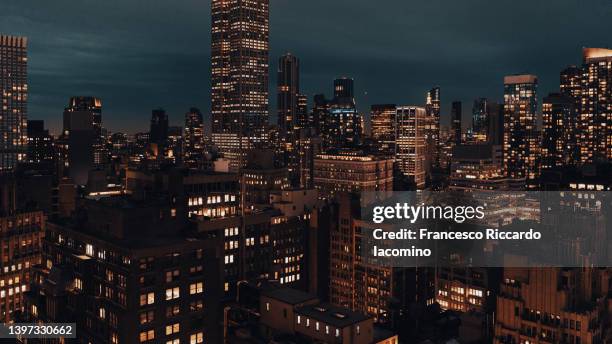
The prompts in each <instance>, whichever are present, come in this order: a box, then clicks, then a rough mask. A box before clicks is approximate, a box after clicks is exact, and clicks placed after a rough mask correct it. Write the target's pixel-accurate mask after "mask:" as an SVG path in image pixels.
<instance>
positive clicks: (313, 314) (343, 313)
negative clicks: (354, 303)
mask: <svg viewBox="0 0 612 344" xmlns="http://www.w3.org/2000/svg"><path fill="white" fill-rule="evenodd" d="M296 313H297V314H300V315H303V316H305V317H308V318H310V319H314V320H318V321H320V322H322V323H325V324H329V325H332V326H334V327H337V328H344V327H347V326H351V325H353V324H357V323H360V322H363V321H365V320H368V319H370V317H369V316H367V315H365V314H362V313H357V312H353V311H350V310H348V309H346V308H341V307H336V306H333V305H330V304H327V303H320V304H316V305H309V306H303V307H300V308H298V309H296Z"/></svg>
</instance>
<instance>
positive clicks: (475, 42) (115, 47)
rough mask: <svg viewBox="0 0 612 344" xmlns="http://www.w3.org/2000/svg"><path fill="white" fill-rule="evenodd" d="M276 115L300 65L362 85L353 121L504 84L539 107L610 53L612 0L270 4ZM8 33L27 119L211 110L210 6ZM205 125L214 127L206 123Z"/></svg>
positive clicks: (53, 15)
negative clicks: (520, 87) (25, 88)
mask: <svg viewBox="0 0 612 344" xmlns="http://www.w3.org/2000/svg"><path fill="white" fill-rule="evenodd" d="M270 8H271V10H270V12H271V14H270V15H271V28H270V30H271V38H270V43H271V52H270V67H271V71H273V73H271V78H270V86H271V87H270V90H271V93H270V94H271V98H270V105H271V106H270V110H271V111H270V113H271V115H272V116H273V117H274V118H275V112H276V110H275V107H276V96H275V93H274V85H275V83H276V72H275V71H276V64H277V59H278V56H280V55H281V54H282V53H284V52H287V51H290V52H292V53H293V54H295V55H297V56H298V57H299V58H300V59H301V74H302V93H305V94H307V95H308V96H309V98H310V99H312V95H313V94H316V93H322V92H323V93H326V94H327V95H328V96H329V95H331V93H332V80H333V79H334V78H335V77H338V76H351V77H353V78H355V92H356V95H357V102H358V107H359V110H360V111H362V112H364V113H365V112H368V111H369V106H370V105H371V104H373V103H397V104H404V105H422V104H423V102H424V94H425V92H426V91H427V90H428V89H429V88H431V87H432V86H434V85H439V86H440V87H441V88H442V100H443V107H442V113H443V115H446V114H448V112H449V111H450V102H451V101H453V100H461V101H463V102H464V117H468V116H467V114H468V113H469V112H471V105H472V102H473V99H474V98H476V97H489V98H492V99H499V100H501V94H502V87H503V85H502V83H503V76H504V75H506V74H515V73H533V74H537V75H538V76H539V77H540V94H539V95H540V98H541V97H542V96H543V95H545V94H547V93H548V92H552V91H555V90H557V89H558V84H559V81H558V79H559V76H558V75H559V71H560V70H561V69H562V68H563V67H565V66H566V65H568V64H578V63H580V62H581V47H582V46H599V47H611V46H612V19H611V18H612V1H610V0H573V1H570V0H463V1H457V0H445V1H442V0H434V1H432V0H429V1H415V0H377V1H372V0H367V1H366V0H271V5H270ZM0 32H1V33H3V34H12V35H25V36H28V37H29V80H30V102H29V115H28V117H29V118H30V119H44V120H45V121H47V123H48V124H47V126H49V127H50V128H51V129H52V131H53V132H56V133H57V131H58V129H60V128H61V127H60V126H61V114H62V111H63V108H64V107H65V105H66V104H67V102H68V99H69V97H70V96H73V95H94V96H97V97H100V98H102V101H103V106H104V107H103V122H104V126H105V127H107V128H109V129H111V130H112V131H125V132H136V131H145V130H148V121H149V118H150V112H151V109H153V108H156V107H160V106H161V107H164V108H165V109H166V110H167V111H168V112H169V114H170V118H171V121H172V122H173V124H176V125H181V124H182V121H183V114H184V113H185V111H187V109H189V107H192V106H197V107H199V108H200V109H201V110H202V111H203V112H204V113H205V114H208V113H209V112H210V100H209V98H210V77H209V60H210V1H209V0H106V1H100V0H95V1H93V0H2V5H0ZM207 118H208V116H207Z"/></svg>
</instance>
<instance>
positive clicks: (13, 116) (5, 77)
mask: <svg viewBox="0 0 612 344" xmlns="http://www.w3.org/2000/svg"><path fill="white" fill-rule="evenodd" d="M27 44H28V40H27V38H25V37H15V36H4V35H0V97H1V98H2V104H1V105H0V171H7V170H12V169H14V168H15V167H16V166H17V164H18V163H19V162H21V161H23V160H25V159H26V147H27V139H28V136H27V129H26V126H27V121H28V119H27V112H28V108H27V102H28V76H27V67H28V53H27Z"/></svg>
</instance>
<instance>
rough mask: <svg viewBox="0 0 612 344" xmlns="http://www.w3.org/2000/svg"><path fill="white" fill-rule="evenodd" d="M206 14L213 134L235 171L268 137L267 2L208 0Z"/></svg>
mask: <svg viewBox="0 0 612 344" xmlns="http://www.w3.org/2000/svg"><path fill="white" fill-rule="evenodd" d="M211 15H212V20H211V22H212V27H211V36H212V37H211V81H212V94H211V101H212V139H213V141H214V143H215V144H216V145H217V146H218V147H219V150H220V152H221V153H223V154H224V156H225V158H227V159H229V160H230V168H231V169H232V170H233V171H237V170H238V168H239V167H242V166H239V165H240V162H241V161H243V159H244V155H243V154H244V150H247V149H250V148H251V147H253V146H255V145H258V144H262V143H264V142H265V141H266V139H267V138H266V136H267V135H266V128H267V126H268V115H269V114H268V77H269V76H268V51H269V27H270V23H269V20H270V19H269V18H270V14H269V1H268V0H254V1H226V0H213V1H212V2H211ZM245 18H248V21H245ZM245 37H248V39H245Z"/></svg>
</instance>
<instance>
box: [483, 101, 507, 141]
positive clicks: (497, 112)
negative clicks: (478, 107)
mask: <svg viewBox="0 0 612 344" xmlns="http://www.w3.org/2000/svg"><path fill="white" fill-rule="evenodd" d="M487 116H488V117H489V128H488V132H487V142H488V143H489V144H492V145H498V146H502V145H503V144H504V106H503V105H500V104H498V103H497V102H492V101H488V102H487Z"/></svg>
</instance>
